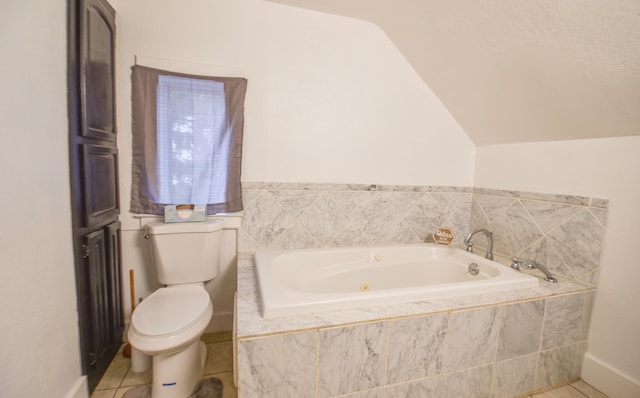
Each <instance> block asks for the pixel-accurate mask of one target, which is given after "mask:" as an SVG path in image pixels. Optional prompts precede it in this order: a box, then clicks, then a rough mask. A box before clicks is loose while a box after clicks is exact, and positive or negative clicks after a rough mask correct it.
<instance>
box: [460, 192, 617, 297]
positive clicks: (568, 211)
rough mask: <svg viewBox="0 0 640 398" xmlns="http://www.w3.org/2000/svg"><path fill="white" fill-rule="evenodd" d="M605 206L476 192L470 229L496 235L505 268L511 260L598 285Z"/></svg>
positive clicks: (575, 200)
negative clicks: (529, 261)
mask: <svg viewBox="0 0 640 398" xmlns="http://www.w3.org/2000/svg"><path fill="white" fill-rule="evenodd" d="M607 207H608V201H607V200H603V199H596V198H588V197H581V196H568V195H550V194H539V193H529V192H513V191H499V190H489V189H479V188H474V192H473V198H472V204H471V212H470V228H471V229H476V228H481V227H484V228H487V229H488V230H490V231H492V232H493V236H494V253H495V254H496V256H497V258H496V259H497V261H499V262H501V263H503V264H509V263H510V258H511V257H512V256H518V257H522V258H526V259H533V260H536V261H538V262H540V263H542V264H544V265H546V266H547V268H548V269H549V270H550V271H551V273H553V274H556V275H562V276H566V277H569V278H572V279H576V280H579V281H582V282H587V283H590V284H592V285H597V284H598V280H599V276H600V251H601V249H602V242H603V238H604V234H605V227H606V222H607V213H608V210H607ZM478 238H479V239H484V237H482V236H479V237H478ZM479 243H480V244H481V245H482V244H483V242H482V241H480V242H479Z"/></svg>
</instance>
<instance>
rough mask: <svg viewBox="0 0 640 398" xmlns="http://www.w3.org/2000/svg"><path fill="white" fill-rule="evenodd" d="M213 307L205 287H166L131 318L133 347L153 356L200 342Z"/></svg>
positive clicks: (157, 292)
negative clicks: (199, 339) (197, 340)
mask: <svg viewBox="0 0 640 398" xmlns="http://www.w3.org/2000/svg"><path fill="white" fill-rule="evenodd" d="M212 315H213V305H212V304H211V298H210V297H209V293H207V291H206V290H205V289H204V285H202V284H193V285H180V286H170V287H163V288H160V289H158V290H156V291H155V292H153V293H152V294H151V295H150V296H149V297H147V298H146V299H145V300H143V301H142V302H141V303H140V305H138V307H136V309H135V311H133V315H132V317H131V328H130V329H129V333H128V335H129V341H130V343H131V345H132V346H133V347H134V348H136V349H138V350H140V351H142V352H144V353H146V354H148V355H153V354H157V353H160V352H163V351H173V350H175V349H179V348H181V347H183V346H185V345H186V344H190V343H191V342H192V340H194V339H197V338H199V337H200V335H201V334H202V333H203V332H204V330H205V329H206V327H207V326H208V325H209V321H210V320H211V317H212Z"/></svg>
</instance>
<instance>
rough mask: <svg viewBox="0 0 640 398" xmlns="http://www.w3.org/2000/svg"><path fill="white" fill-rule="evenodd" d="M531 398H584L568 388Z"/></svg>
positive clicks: (564, 387) (557, 389)
mask: <svg viewBox="0 0 640 398" xmlns="http://www.w3.org/2000/svg"><path fill="white" fill-rule="evenodd" d="M533 398H585V396H584V395H582V394H581V393H580V392H579V391H577V390H575V389H574V388H572V387H570V386H563V387H560V388H556V389H555V390H551V391H547V392H543V393H541V394H536V395H534V396H533Z"/></svg>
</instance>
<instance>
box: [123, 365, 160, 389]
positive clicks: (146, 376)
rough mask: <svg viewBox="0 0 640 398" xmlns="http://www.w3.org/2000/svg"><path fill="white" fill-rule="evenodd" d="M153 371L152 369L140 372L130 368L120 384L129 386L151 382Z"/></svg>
mask: <svg viewBox="0 0 640 398" xmlns="http://www.w3.org/2000/svg"><path fill="white" fill-rule="evenodd" d="M151 373H152V372H151V369H149V370H147V371H144V372H140V373H135V372H134V371H132V370H131V369H129V371H128V372H127V375H126V376H125V377H124V380H122V384H121V385H120V386H122V387H129V386H139V385H140V384H151ZM120 386H119V387H120Z"/></svg>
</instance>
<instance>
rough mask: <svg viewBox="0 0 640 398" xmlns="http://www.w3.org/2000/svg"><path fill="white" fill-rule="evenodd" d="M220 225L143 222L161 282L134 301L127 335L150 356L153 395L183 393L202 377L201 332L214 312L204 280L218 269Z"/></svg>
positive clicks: (180, 396)
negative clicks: (134, 305)
mask: <svg viewBox="0 0 640 398" xmlns="http://www.w3.org/2000/svg"><path fill="white" fill-rule="evenodd" d="M221 231H222V222H221V221H220V220H207V221H205V222H201V223H184V224H173V225H172V224H165V223H161V222H153V223H149V224H148V225H147V227H146V233H145V238H146V239H148V240H149V241H150V244H151V249H152V259H153V265H154V267H155V269H156V274H157V276H158V282H159V283H161V284H162V285H165V287H161V288H159V289H158V290H156V291H155V292H153V293H152V294H151V295H149V297H147V298H146V299H144V300H143V301H142V302H141V303H140V304H139V305H138V306H137V307H136V309H135V311H133V314H132V316H131V326H130V327H129V331H128V333H127V336H128V338H129V342H130V343H131V346H132V347H133V350H132V351H136V353H137V354H138V355H142V354H143V355H147V356H150V357H152V383H151V397H152V398H186V397H188V396H189V395H191V394H192V392H193V390H194V388H195V386H196V385H197V383H198V381H200V380H201V379H202V375H203V373H204V364H205V360H206V354H207V349H206V346H205V344H204V343H203V342H201V341H200V336H202V334H203V333H204V331H205V330H206V328H207V326H208V325H209V322H210V321H211V318H212V316H213V305H212V304H211V298H210V296H209V293H208V292H207V290H206V289H205V285H204V282H206V281H209V280H211V279H213V278H215V277H216V276H217V275H218V273H219V269H220V259H219V245H220V239H221V238H220V235H221ZM139 353H141V354H139Z"/></svg>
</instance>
